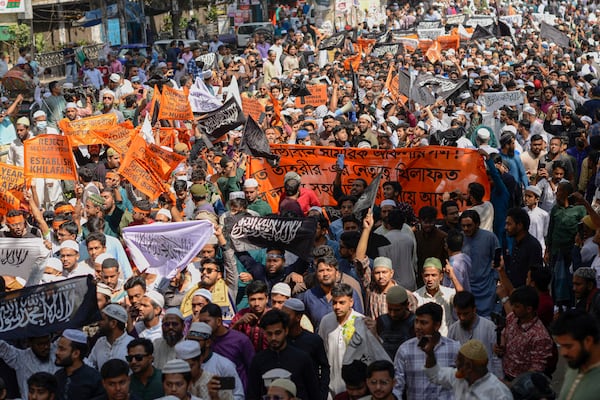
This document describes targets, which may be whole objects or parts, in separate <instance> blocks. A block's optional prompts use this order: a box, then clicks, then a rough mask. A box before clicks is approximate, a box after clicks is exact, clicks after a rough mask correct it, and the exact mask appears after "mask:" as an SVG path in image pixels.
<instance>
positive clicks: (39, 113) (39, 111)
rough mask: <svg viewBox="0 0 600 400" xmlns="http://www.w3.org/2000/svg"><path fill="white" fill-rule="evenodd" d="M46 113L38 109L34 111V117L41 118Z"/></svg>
mask: <svg viewBox="0 0 600 400" xmlns="http://www.w3.org/2000/svg"><path fill="white" fill-rule="evenodd" d="M45 116H46V113H45V112H44V111H42V110H37V111H36V112H34V113H33V119H36V118H39V117H45Z"/></svg>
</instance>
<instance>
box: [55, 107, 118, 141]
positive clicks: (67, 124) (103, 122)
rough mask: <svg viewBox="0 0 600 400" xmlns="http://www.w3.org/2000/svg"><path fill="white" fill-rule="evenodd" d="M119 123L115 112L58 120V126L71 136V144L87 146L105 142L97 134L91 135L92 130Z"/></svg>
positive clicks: (106, 128) (106, 127)
mask: <svg viewBox="0 0 600 400" xmlns="http://www.w3.org/2000/svg"><path fill="white" fill-rule="evenodd" d="M116 125H117V116H116V115H115V114H113V113H109V114H102V115H95V116H93V117H87V118H81V119H76V120H74V121H69V120H68V119H66V118H63V119H61V120H60V121H58V127H59V128H60V130H61V131H63V132H64V134H65V135H66V136H68V137H69V139H70V142H71V146H73V147H75V146H85V145H88V144H103V142H102V141H101V140H100V138H98V136H96V135H90V131H91V130H92V129H94V130H101V131H103V130H109V129H113V128H114V127H115V126H116Z"/></svg>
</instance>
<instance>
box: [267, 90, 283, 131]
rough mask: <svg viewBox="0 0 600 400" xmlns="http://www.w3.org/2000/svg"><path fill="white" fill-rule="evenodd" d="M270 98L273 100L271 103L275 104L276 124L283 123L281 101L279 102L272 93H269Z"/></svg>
mask: <svg viewBox="0 0 600 400" xmlns="http://www.w3.org/2000/svg"><path fill="white" fill-rule="evenodd" d="M269 97H270V98H271V102H272V103H273V114H274V115H275V122H274V123H275V124H277V123H279V122H281V121H282V119H281V104H279V100H277V99H276V98H275V97H274V96H273V95H272V94H271V92H269Z"/></svg>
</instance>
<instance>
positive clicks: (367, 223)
mask: <svg viewBox="0 0 600 400" xmlns="http://www.w3.org/2000/svg"><path fill="white" fill-rule="evenodd" d="M374 223H375V222H374V220H373V212H372V211H371V210H370V209H369V211H367V215H366V216H365V219H364V220H363V229H364V230H366V231H370V230H371V229H372V228H373V224H374Z"/></svg>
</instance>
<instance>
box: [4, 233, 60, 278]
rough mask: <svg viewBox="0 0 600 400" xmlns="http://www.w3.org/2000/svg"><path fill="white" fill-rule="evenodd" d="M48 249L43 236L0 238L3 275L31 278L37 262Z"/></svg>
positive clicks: (44, 255)
mask: <svg viewBox="0 0 600 400" xmlns="http://www.w3.org/2000/svg"><path fill="white" fill-rule="evenodd" d="M47 255H48V249H46V247H45V246H44V242H43V241H42V239H41V238H31V239H29V238H4V237H1V238H0V270H1V271H2V274H3V275H9V276H19V277H21V278H23V279H25V280H27V279H28V278H29V275H30V274H31V272H32V270H33V268H34V266H35V263H36V262H37V261H38V260H39V259H40V258H42V259H45V258H46V256H47Z"/></svg>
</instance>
